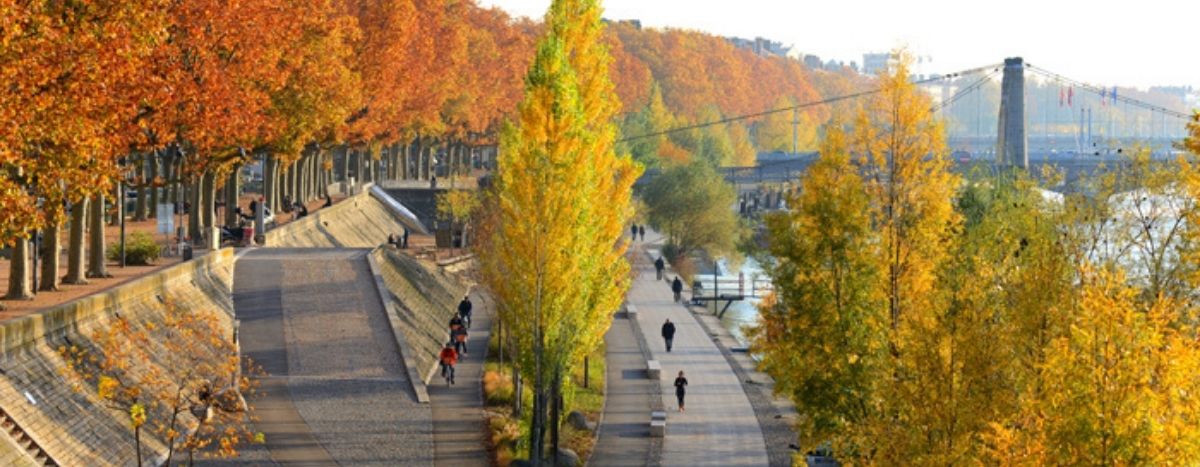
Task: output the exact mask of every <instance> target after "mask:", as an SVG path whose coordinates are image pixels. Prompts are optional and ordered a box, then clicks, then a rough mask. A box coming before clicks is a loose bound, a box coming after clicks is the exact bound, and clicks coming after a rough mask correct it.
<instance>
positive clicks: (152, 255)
mask: <svg viewBox="0 0 1200 467" xmlns="http://www.w3.org/2000/svg"><path fill="white" fill-rule="evenodd" d="M158 251H159V247H158V243H157V242H155V241H154V237H153V236H151V235H150V234H148V233H144V232H135V233H133V234H132V235H130V236H129V238H128V239H126V241H125V263H126V264H132V265H140V266H144V265H148V264H150V263H153V262H154V260H156V259H158ZM108 259H109V260H112V261H120V260H121V244H120V243H119V242H114V243H113V244H111V245H109V246H108Z"/></svg>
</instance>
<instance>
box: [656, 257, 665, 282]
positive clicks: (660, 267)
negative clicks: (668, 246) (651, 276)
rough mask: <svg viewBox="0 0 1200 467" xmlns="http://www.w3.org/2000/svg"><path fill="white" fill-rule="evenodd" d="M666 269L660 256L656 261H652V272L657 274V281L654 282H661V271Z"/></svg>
mask: <svg viewBox="0 0 1200 467" xmlns="http://www.w3.org/2000/svg"><path fill="white" fill-rule="evenodd" d="M666 268H667V263H665V262H663V259H662V256H659V257H658V259H656V260H654V270H655V271H657V272H658V279H655V280H660V281H661V280H663V274H662V273H663V269H666Z"/></svg>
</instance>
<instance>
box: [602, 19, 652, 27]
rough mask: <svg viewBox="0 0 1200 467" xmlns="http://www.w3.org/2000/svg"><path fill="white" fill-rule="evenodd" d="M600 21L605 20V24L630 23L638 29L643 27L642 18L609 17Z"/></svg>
mask: <svg viewBox="0 0 1200 467" xmlns="http://www.w3.org/2000/svg"><path fill="white" fill-rule="evenodd" d="M600 21H603V22H604V24H628V25H630V26H633V28H634V29H638V30H640V29H642V20H640V19H608V18H602V19H601V20H600Z"/></svg>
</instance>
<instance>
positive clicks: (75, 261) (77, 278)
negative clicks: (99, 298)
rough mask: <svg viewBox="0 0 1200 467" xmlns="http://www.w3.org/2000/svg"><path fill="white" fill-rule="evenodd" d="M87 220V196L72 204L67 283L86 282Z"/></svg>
mask: <svg viewBox="0 0 1200 467" xmlns="http://www.w3.org/2000/svg"><path fill="white" fill-rule="evenodd" d="M84 222H87V198H84V199H81V200H79V202H76V203H74V204H72V205H71V235H70V240H69V241H68V243H67V277H66V278H64V279H63V282H64V283H66V284H86V283H87V279H86V278H87V271H86V270H85V269H84V267H83V266H84V263H83V242H84V238H83V233H84V231H85V224H84Z"/></svg>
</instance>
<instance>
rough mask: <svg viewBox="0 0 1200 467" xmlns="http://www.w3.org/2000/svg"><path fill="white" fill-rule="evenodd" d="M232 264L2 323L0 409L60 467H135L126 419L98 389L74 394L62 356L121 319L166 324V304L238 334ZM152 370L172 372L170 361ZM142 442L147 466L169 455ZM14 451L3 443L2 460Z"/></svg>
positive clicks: (168, 275) (214, 262) (171, 273)
mask: <svg viewBox="0 0 1200 467" xmlns="http://www.w3.org/2000/svg"><path fill="white" fill-rule="evenodd" d="M232 259H233V251H232V250H229V249H225V250H220V251H217V252H214V253H210V254H208V255H206V256H204V257H202V258H198V259H196V260H193V261H189V262H186V263H182V264H179V265H177V266H173V267H171V268H169V269H166V270H164V271H162V272H158V273H155V274H152V275H150V276H147V277H144V278H142V279H139V280H136V281H134V282H131V283H129V284H125V285H122V286H120V287H117V288H115V289H113V290H111V291H108V292H102V293H99V294H96V295H92V296H89V297H85V298H83V299H80V300H77V301H75V302H71V303H67V304H64V305H62V306H59V307H56V308H54V309H51V310H48V311H45V312H42V313H38V314H36V315H31V316H27V317H23V318H19V319H15V320H12V321H8V322H4V323H0V338H2V340H0V408H2V409H3V410H4V411H5V412H6V413H8V415H9V416H10V417H12V419H13V421H15V422H16V423H17V425H19V426H20V427H22V428H23V429H24V430H25V432H26V433H28V435H29V436H30V437H31V438H33V440H34V441H36V442H37V443H38V444H39V445H40V446H41V447H42V448H43V449H45V450H46V452H47V453H48V454H49V455H50V457H51V458H52V459H53V460H54V461H56V462H58V463H59V464H60V465H135V464H136V456H135V451H134V439H133V431H132V429H131V428H130V426H129V422H128V415H126V414H123V413H118V411H116V410H112V409H109V408H106V407H104V406H103V405H102V404H101V402H100V401H99V400H97V399H96V398H95V396H94V394H95V388H78V389H76V388H73V386H72V384H71V382H70V380H69V379H68V378H67V377H66V372H67V371H69V370H67V368H66V366H65V364H64V361H63V359H62V357H61V356H60V354H59V348H60V347H61V346H71V345H77V346H80V347H84V348H88V347H91V336H92V333H93V331H95V330H96V329H101V328H103V327H105V326H107V325H108V324H109V323H111V321H112V318H113V316H114V314H117V313H119V314H120V315H121V316H123V317H125V318H127V319H129V320H130V321H131V322H132V323H133V324H134V325H135V326H145V325H147V324H153V323H157V322H161V320H162V317H163V313H164V311H165V309H166V305H165V303H167V302H171V303H174V304H175V305H177V306H179V307H183V308H184V309H188V310H193V311H195V312H198V313H213V314H214V315H215V316H217V317H218V321H219V322H220V323H221V325H222V326H223V328H224V329H223V332H232V318H231V317H232V313H233V303H232V300H231V299H230V297H231V294H230V287H231V284H232V277H233V261H232ZM150 364H151V365H160V366H164V365H170V364H171V358H170V357H169V356H163V357H162V358H161V359H158V360H157V361H155V362H151V363H150ZM4 436H8V434H7V433H4ZM0 441H2V440H0ZM142 441H143V458H144V459H146V460H147V461H148V462H152V460H153V459H154V458H156V457H161V456H162V455H163V454H164V453H165V447H164V446H163V444H162V443H161V442H160V441H158V440H156V439H154V436H153V435H151V434H150V433H147V432H145V431H143V436H142ZM11 449H12V445H11V443H7V442H0V459H9V458H10V457H13V456H16V458H19V457H20V456H19V455H18V454H19V453H14V452H12V450H11ZM17 449H20V447H17Z"/></svg>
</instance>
